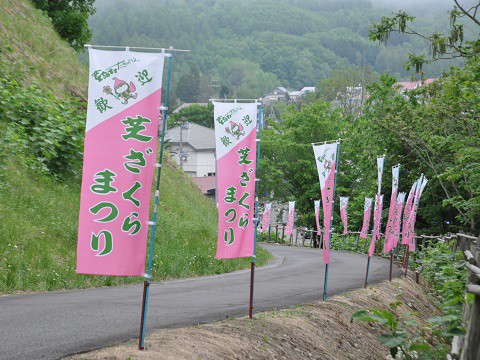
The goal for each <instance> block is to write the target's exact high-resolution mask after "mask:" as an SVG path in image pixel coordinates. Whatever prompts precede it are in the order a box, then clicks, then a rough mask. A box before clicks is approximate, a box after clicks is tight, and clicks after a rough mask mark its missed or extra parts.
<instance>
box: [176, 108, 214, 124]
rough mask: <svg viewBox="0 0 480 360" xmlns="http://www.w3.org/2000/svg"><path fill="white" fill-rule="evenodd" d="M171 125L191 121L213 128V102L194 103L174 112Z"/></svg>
mask: <svg viewBox="0 0 480 360" xmlns="http://www.w3.org/2000/svg"><path fill="white" fill-rule="evenodd" d="M170 119H171V123H170V127H173V126H176V125H178V124H179V123H180V122H189V123H194V124H198V125H202V126H205V127H208V128H211V129H213V128H214V123H213V104H211V103H209V104H208V105H207V106H202V105H197V104H193V105H190V106H187V107H186V108H183V109H181V110H180V111H178V112H177V113H175V114H172V115H171V117H170Z"/></svg>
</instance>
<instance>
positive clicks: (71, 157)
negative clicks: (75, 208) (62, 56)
mask: <svg viewBox="0 0 480 360" xmlns="http://www.w3.org/2000/svg"><path fill="white" fill-rule="evenodd" d="M0 94H1V100H0V126H1V129H2V132H3V134H4V135H3V136H2V137H1V138H0V149H1V150H2V151H1V153H0V165H2V164H3V166H5V161H6V159H7V158H10V157H11V156H13V155H20V154H21V155H23V157H24V158H27V159H28V163H29V165H30V167H31V168H32V169H34V170H41V171H45V172H48V173H50V174H52V175H55V176H58V177H62V178H65V177H72V175H73V176H78V177H79V169H80V164H81V160H82V151H83V136H84V132H85V127H84V122H85V113H84V104H82V103H80V102H78V101H77V100H75V99H63V100H61V99H59V98H57V97H55V96H54V95H53V94H52V93H51V92H50V91H48V90H45V89H43V88H41V87H40V86H39V84H37V83H35V82H33V83H31V84H30V85H29V86H28V87H26V88H24V87H21V86H20V85H19V84H18V83H17V81H16V80H15V78H14V77H8V76H6V77H2V78H0Z"/></svg>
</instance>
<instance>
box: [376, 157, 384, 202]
mask: <svg viewBox="0 0 480 360" xmlns="http://www.w3.org/2000/svg"><path fill="white" fill-rule="evenodd" d="M384 163H385V156H381V157H377V167H378V191H377V193H378V194H380V193H381V192H382V177H383V164H384Z"/></svg>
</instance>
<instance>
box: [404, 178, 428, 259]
mask: <svg viewBox="0 0 480 360" xmlns="http://www.w3.org/2000/svg"><path fill="white" fill-rule="evenodd" d="M427 182H428V180H427V178H426V177H424V176H423V174H422V176H420V179H419V180H418V184H420V186H417V191H416V192H415V200H414V201H413V207H412V210H411V211H410V215H409V216H408V220H407V232H406V237H407V240H408V248H409V250H410V251H415V250H416V249H415V221H416V220H417V212H418V206H419V204H420V197H421V196H422V193H423V190H424V189H425V186H426V185H427Z"/></svg>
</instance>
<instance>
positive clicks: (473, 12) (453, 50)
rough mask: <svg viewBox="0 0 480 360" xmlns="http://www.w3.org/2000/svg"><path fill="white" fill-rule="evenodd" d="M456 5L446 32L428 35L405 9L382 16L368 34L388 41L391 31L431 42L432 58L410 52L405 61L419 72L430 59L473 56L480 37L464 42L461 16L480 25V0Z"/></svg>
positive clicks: (477, 49)
mask: <svg viewBox="0 0 480 360" xmlns="http://www.w3.org/2000/svg"><path fill="white" fill-rule="evenodd" d="M454 3H455V6H454V7H453V10H451V11H450V12H449V14H450V28H449V30H448V32H446V33H440V32H434V33H433V34H430V35H426V34H422V33H420V32H418V31H417V30H415V29H414V28H413V27H412V26H411V25H409V24H410V23H412V22H413V20H414V19H415V17H414V16H410V15H408V14H407V13H406V12H404V11H399V12H397V13H395V14H394V16H392V17H382V19H381V20H380V23H378V24H372V29H371V30H370V34H369V37H370V39H372V40H376V41H380V42H383V43H386V42H387V40H388V38H389V37H390V34H391V33H392V32H397V33H400V34H407V35H415V36H419V37H421V38H423V39H425V40H427V41H428V42H429V43H430V50H431V54H432V57H431V58H430V59H427V57H426V56H425V55H418V54H415V53H411V54H409V60H408V62H407V63H406V68H407V70H410V68H414V69H415V71H416V72H420V71H421V70H422V67H423V65H424V64H428V63H429V62H430V61H435V60H440V59H449V58H456V57H462V58H470V57H472V56H475V55H476V54H477V53H479V52H480V39H478V38H477V39H476V40H473V41H466V42H464V40H465V39H464V24H462V23H460V22H459V20H460V19H467V20H469V21H470V22H471V23H473V24H474V25H475V26H478V27H479V28H480V14H478V10H479V8H480V0H475V5H473V6H471V7H470V8H467V7H464V6H463V5H461V4H460V3H459V1H458V0H454Z"/></svg>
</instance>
